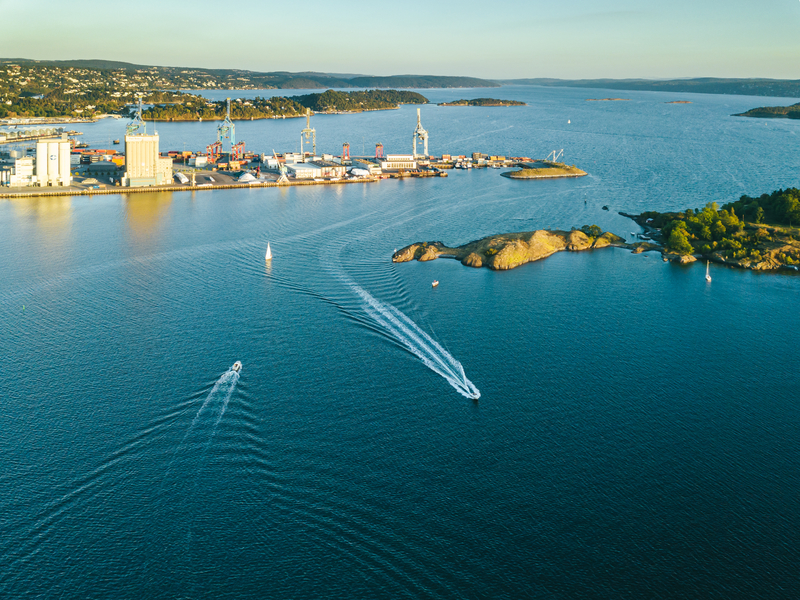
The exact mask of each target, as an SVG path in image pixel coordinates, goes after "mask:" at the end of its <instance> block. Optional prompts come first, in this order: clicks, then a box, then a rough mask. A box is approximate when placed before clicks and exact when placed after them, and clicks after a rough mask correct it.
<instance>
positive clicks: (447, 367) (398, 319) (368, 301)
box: [348, 281, 481, 400]
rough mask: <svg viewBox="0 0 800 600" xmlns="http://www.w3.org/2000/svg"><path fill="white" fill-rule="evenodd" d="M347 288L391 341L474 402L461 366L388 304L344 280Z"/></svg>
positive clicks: (475, 391)
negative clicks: (358, 299)
mask: <svg viewBox="0 0 800 600" xmlns="http://www.w3.org/2000/svg"><path fill="white" fill-rule="evenodd" d="M348 285H349V286H350V288H351V289H352V290H353V291H354V292H355V293H356V294H358V296H359V297H360V298H361V299H362V300H363V301H364V306H363V308H364V312H366V314H367V315H368V316H369V317H370V318H371V319H372V320H373V321H374V322H375V323H376V324H378V325H379V326H380V327H381V328H383V330H384V331H385V332H386V333H388V334H389V335H390V336H391V337H392V338H394V339H395V340H397V341H398V342H400V344H402V345H403V346H404V347H405V348H406V349H407V350H409V351H410V352H411V353H412V354H414V355H415V356H417V358H419V359H420V360H421V361H422V362H423V364H424V365H425V366H427V367H428V368H429V369H431V370H432V371H433V372H435V373H438V374H439V375H441V376H442V377H444V378H445V379H446V380H447V383H449V384H450V385H452V386H453V387H454V388H455V390H456V391H457V392H458V393H459V394H461V395H462V396H464V397H466V398H472V399H473V400H477V399H478V398H480V397H481V393H480V391H479V390H478V388H477V387H475V384H473V383H472V382H471V381H470V380H469V379H467V376H466V374H465V373H464V367H463V366H461V363H460V362H458V361H457V360H456V359H455V358H453V356H452V355H451V354H450V353H449V352H448V351H447V350H445V349H444V348H442V346H441V345H440V344H439V343H438V342H437V341H436V340H434V339H433V338H432V337H431V336H429V335H428V334H427V333H425V332H424V331H423V330H422V329H420V327H419V326H418V325H417V324H416V323H415V322H414V321H412V320H411V319H409V318H408V317H407V316H406V315H405V314H403V313H402V312H401V311H399V310H398V309H397V308H395V307H394V306H392V305H391V304H385V303H383V302H381V301H380V300H378V299H377V298H375V297H374V296H372V294H370V293H369V292H368V291H366V290H365V289H364V288H362V287H361V286H359V285H358V284H356V283H354V282H353V281H348Z"/></svg>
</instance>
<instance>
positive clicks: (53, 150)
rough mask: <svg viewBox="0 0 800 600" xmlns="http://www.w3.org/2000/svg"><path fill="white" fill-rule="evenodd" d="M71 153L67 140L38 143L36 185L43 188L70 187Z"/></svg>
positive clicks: (40, 141)
mask: <svg viewBox="0 0 800 600" xmlns="http://www.w3.org/2000/svg"><path fill="white" fill-rule="evenodd" d="M71 151H72V149H71V148H70V144H69V140H67V139H52V140H39V141H38V142H36V183H37V184H38V185H40V186H42V187H47V186H69V185H70V183H72V173H71V172H70V167H71V165H72V163H71V154H72V152H71Z"/></svg>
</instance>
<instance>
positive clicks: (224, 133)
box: [217, 98, 236, 152]
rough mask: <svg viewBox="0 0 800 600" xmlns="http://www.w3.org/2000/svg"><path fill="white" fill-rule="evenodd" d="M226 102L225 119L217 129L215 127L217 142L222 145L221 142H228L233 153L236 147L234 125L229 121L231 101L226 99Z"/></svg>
mask: <svg viewBox="0 0 800 600" xmlns="http://www.w3.org/2000/svg"><path fill="white" fill-rule="evenodd" d="M227 101H228V112H227V113H226V114H225V119H224V120H223V121H222V123H221V124H220V125H219V127H217V142H219V143H220V144H221V145H222V144H223V141H222V140H226V139H227V140H230V142H231V152H233V147H234V146H235V145H236V125H234V124H233V121H232V120H231V99H230V98H228V99H227Z"/></svg>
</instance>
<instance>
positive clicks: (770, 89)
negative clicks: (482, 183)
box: [498, 77, 800, 98]
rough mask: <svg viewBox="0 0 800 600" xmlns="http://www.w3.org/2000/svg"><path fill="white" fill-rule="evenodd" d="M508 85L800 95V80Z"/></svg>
mask: <svg viewBox="0 0 800 600" xmlns="http://www.w3.org/2000/svg"><path fill="white" fill-rule="evenodd" d="M498 83H501V84H505V85H541V86H547V87H577V88H604V89H609V90H639V91H648V92H689V93H696V94H734V95H744V96H779V97H784V98H800V80H799V79H725V78H717V77H697V78H692V79H668V80H663V81H660V80H655V79H552V78H538V79H506V80H501V81H498Z"/></svg>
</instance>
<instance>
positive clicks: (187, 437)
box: [159, 368, 239, 493]
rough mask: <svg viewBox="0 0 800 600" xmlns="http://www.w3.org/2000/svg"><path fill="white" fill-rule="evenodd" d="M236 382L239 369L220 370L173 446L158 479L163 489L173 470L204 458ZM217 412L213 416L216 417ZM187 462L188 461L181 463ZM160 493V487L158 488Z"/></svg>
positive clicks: (184, 467)
mask: <svg viewBox="0 0 800 600" xmlns="http://www.w3.org/2000/svg"><path fill="white" fill-rule="evenodd" d="M238 382H239V372H237V371H234V370H233V368H231V369H229V370H227V371H226V372H225V373H223V374H222V377H220V378H219V379H218V380H217V381H216V383H214V387H212V388H211V391H210V392H209V393H208V396H206V399H205V400H204V401H203V404H201V405H200V408H199V409H198V410H197V414H196V415H195V416H194V419H192V424H191V425H190V426H189V429H188V430H187V431H186V433H185V434H184V436H183V439H182V440H181V442H180V443H179V444H178V446H177V448H175V452H174V453H173V455H172V460H170V462H169V465H168V466H167V470H166V472H165V473H164V478H163V479H162V481H161V489H163V487H164V485H165V482H166V481H167V479H168V478H169V476H170V473H172V472H173V470H177V471H178V472H188V471H190V470H192V467H190V466H189V464H188V463H191V462H192V461H194V460H196V457H197V456H200V457H201V458H200V462H201V463H202V462H203V460H204V459H205V456H206V452H207V451H208V448H209V446H211V441H212V440H213V439H214V435H215V434H216V432H217V427H218V426H219V424H220V421H222V417H223V415H224V414H225V411H226V410H227V409H228V403H229V402H230V400H231V397H232V396H233V391H234V390H235V389H236V384H237V383H238ZM215 414H216V417H215ZM183 463H187V464H183ZM159 493H160V491H159Z"/></svg>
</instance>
